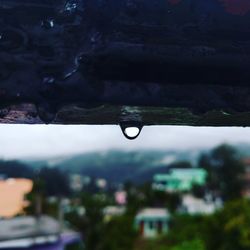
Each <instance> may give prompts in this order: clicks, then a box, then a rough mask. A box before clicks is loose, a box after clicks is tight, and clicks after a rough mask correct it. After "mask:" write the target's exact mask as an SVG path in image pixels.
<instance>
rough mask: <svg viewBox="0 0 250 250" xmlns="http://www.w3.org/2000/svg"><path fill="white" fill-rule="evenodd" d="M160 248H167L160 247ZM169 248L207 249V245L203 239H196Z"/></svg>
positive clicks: (184, 249)
mask: <svg viewBox="0 0 250 250" xmlns="http://www.w3.org/2000/svg"><path fill="white" fill-rule="evenodd" d="M159 250H167V249H166V248H165V249H163V248H162V249H159ZM169 250H205V246H204V243H203V241H202V240H200V239H194V240H191V241H184V242H182V243H181V244H179V245H177V246H174V247H171V248H170V249H169Z"/></svg>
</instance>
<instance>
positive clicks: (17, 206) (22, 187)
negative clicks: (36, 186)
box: [0, 179, 33, 218]
mask: <svg viewBox="0 0 250 250" xmlns="http://www.w3.org/2000/svg"><path fill="white" fill-rule="evenodd" d="M32 188H33V182H32V181H31V180H28V179H6V180H4V179H3V180H2V179H0V201H1V202H0V217H2V218H9V217H13V216H15V215H17V214H21V213H23V209H24V208H25V207H26V206H27V205H28V202H27V201H26V200H25V196H26V195H27V194H28V193H30V192H31V190H32Z"/></svg>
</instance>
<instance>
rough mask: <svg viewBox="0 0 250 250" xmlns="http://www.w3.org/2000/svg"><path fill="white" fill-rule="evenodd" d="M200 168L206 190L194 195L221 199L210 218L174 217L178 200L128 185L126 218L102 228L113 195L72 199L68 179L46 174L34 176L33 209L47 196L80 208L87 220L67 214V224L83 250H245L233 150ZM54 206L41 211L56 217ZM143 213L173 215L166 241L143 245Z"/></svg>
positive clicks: (210, 157)
mask: <svg viewBox="0 0 250 250" xmlns="http://www.w3.org/2000/svg"><path fill="white" fill-rule="evenodd" d="M112 164H113V165H115V164H114V163H112ZM171 166H172V167H180V168H182V167H190V166H191V165H190V163H187V162H179V163H176V164H172V165H171ZM199 166H200V167H203V168H205V169H206V170H207V171H208V178H207V184H206V186H204V187H200V186H194V187H193V190H192V193H193V194H194V195H195V196H196V197H199V198H203V197H204V196H205V194H206V193H207V192H209V193H212V194H213V195H214V196H216V197H222V199H223V201H224V202H225V203H224V207H223V208H222V209H221V210H219V211H217V212H216V213H214V214H212V215H209V216H208V215H207V216H205V215H199V216H198V215H196V216H192V215H188V214H180V213H178V209H177V208H178V207H179V205H180V201H181V194H178V193H174V194H168V193H164V192H159V191H154V190H152V188H151V184H150V183H144V184H143V185H134V184H133V183H132V182H126V183H125V184H124V189H125V191H126V192H127V205H126V213H125V214H124V215H122V216H118V217H114V218H113V219H111V220H110V221H108V222H106V221H105V220H104V218H103V208H104V207H106V206H107V205H114V204H115V203H114V198H113V192H110V190H102V191H101V190H98V189H86V190H85V192H84V193H77V194H72V193H70V192H69V186H68V180H67V176H66V174H65V173H63V172H61V171H58V170H57V169H48V168H44V169H42V170H41V171H40V172H39V174H38V175H36V176H37V179H36V185H35V186H34V190H33V193H32V194H33V196H32V194H31V197H30V199H31V201H32V202H31V204H32V203H33V202H34V197H35V195H36V194H37V193H42V195H43V197H44V203H46V199H45V197H47V196H60V197H62V196H67V197H70V199H72V200H74V199H76V200H77V201H78V205H81V206H84V207H85V209H86V214H85V215H84V216H82V215H79V214H78V213H76V212H75V211H70V212H69V213H67V214H66V219H67V221H68V222H70V223H71V225H73V226H74V227H75V228H76V229H77V230H78V231H80V232H82V234H83V236H84V241H85V245H86V250H142V249H143V250H152V249H154V250H236V249H237V250H249V249H250V226H249V225H250V201H248V200H246V199H244V198H242V197H241V193H242V188H243V180H242V175H243V174H244V167H243V165H242V163H241V160H240V157H239V155H238V153H237V151H236V150H235V149H234V148H232V147H231V146H228V145H221V146H219V147H217V148H215V149H214V150H212V151H211V152H209V153H206V154H203V155H202V156H201V157H200V160H199ZM38 177H39V178H38ZM32 197H33V200H32ZM57 206H58V204H53V205H51V204H48V203H46V205H45V211H46V212H47V213H49V214H52V215H54V216H55V215H56V213H55V211H56V209H58V207H57ZM143 207H165V208H167V209H168V210H169V211H171V213H172V220H171V223H170V230H169V233H168V234H167V235H162V236H161V237H159V238H156V239H152V240H146V239H143V238H141V237H140V236H139V235H138V234H137V232H136V231H135V228H134V217H135V215H136V213H137V212H138V211H139V210H140V209H141V208H143ZM30 212H31V210H30Z"/></svg>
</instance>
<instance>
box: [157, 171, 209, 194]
mask: <svg viewBox="0 0 250 250" xmlns="http://www.w3.org/2000/svg"><path fill="white" fill-rule="evenodd" d="M206 178H207V172H206V170H205V169H203V168H172V169H170V170H169V172H168V173H166V174H156V175H155V176H154V178H153V185H152V187H153V189H154V190H159V191H166V192H184V191H190V190H191V189H192V188H193V186H194V185H200V186H202V185H204V184H205V183H206Z"/></svg>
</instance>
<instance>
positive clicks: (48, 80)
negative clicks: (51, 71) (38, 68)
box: [43, 76, 55, 84]
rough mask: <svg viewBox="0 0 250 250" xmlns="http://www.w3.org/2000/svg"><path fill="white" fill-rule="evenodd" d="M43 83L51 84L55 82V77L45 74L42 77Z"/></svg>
mask: <svg viewBox="0 0 250 250" xmlns="http://www.w3.org/2000/svg"><path fill="white" fill-rule="evenodd" d="M43 83H44V84H53V83H55V78H54V77H52V76H47V77H44V78H43Z"/></svg>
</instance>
